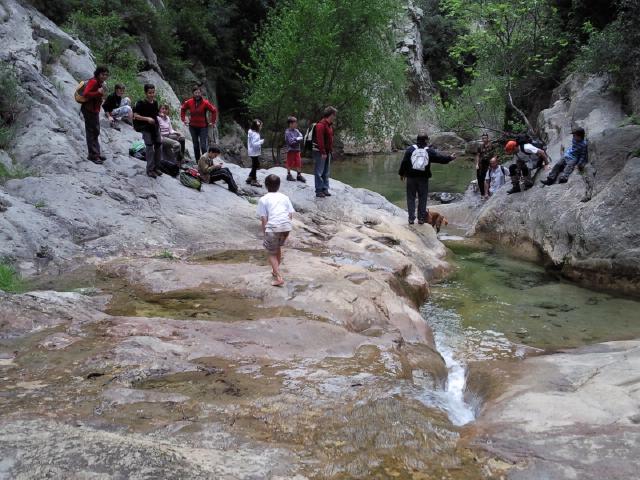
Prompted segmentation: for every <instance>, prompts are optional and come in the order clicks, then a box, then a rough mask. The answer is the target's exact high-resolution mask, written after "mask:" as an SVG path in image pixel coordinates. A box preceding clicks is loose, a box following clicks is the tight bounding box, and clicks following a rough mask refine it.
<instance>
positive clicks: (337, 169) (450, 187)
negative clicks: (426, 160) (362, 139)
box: [331, 153, 475, 207]
mask: <svg viewBox="0 0 640 480" xmlns="http://www.w3.org/2000/svg"><path fill="white" fill-rule="evenodd" d="M401 161H402V153H393V154H390V155H371V156H366V157H347V158H345V159H343V160H336V161H335V162H333V164H332V165H331V177H332V178H335V179H336V180H340V181H341V182H344V183H347V184H349V185H351V186H353V187H358V188H368V189H369V190H373V191H375V192H378V193H380V194H382V195H384V196H385V197H386V198H387V199H388V200H389V201H390V202H393V203H395V204H396V205H398V206H401V207H404V206H405V202H406V200H405V189H404V188H405V187H404V183H402V182H401V181H400V177H399V176H398V169H399V168H400V162H401ZM431 173H432V174H433V177H432V178H431V180H430V181H429V190H430V191H432V192H458V193H462V192H464V191H465V190H466V188H467V186H468V185H469V182H470V181H471V180H473V179H474V178H475V169H474V164H473V162H472V161H471V159H470V158H468V157H461V158H458V159H456V160H455V161H453V162H451V163H449V164H447V165H439V164H435V163H434V164H433V165H431Z"/></svg>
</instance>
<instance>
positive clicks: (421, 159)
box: [411, 145, 429, 171]
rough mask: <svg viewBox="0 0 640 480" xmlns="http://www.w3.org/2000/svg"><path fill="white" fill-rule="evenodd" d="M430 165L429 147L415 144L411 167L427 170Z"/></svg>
mask: <svg viewBox="0 0 640 480" xmlns="http://www.w3.org/2000/svg"><path fill="white" fill-rule="evenodd" d="M427 165H429V152H428V151H427V147H424V148H419V147H418V146H417V145H414V146H413V152H412V153H411V168H413V169H414V170H422V171H424V170H426V169H427Z"/></svg>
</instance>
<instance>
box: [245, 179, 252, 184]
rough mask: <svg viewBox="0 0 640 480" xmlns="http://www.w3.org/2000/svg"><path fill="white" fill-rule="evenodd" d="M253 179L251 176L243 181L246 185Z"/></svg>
mask: <svg viewBox="0 0 640 480" xmlns="http://www.w3.org/2000/svg"><path fill="white" fill-rule="evenodd" d="M252 181H253V179H252V178H251V177H247V179H246V180H245V182H246V183H247V185H251V182H252Z"/></svg>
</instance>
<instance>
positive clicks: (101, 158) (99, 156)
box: [98, 155, 107, 162]
mask: <svg viewBox="0 0 640 480" xmlns="http://www.w3.org/2000/svg"><path fill="white" fill-rule="evenodd" d="M98 158H99V159H100V160H102V161H103V162H104V161H105V160H106V159H107V157H105V156H104V155H98Z"/></svg>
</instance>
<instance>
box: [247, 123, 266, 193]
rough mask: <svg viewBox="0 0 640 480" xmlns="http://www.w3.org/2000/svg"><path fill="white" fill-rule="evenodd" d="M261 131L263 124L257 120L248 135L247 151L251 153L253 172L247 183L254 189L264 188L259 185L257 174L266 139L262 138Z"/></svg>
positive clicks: (252, 124)
mask: <svg viewBox="0 0 640 480" xmlns="http://www.w3.org/2000/svg"><path fill="white" fill-rule="evenodd" d="M260 130H262V122H261V121H260V120H258V119H255V120H254V121H253V122H252V123H251V128H250V129H249V133H248V135H247V151H248V152H249V158H250V159H251V172H250V173H249V177H248V178H247V183H248V184H250V185H251V186H252V187H262V185H260V184H259V183H258V177H257V174H258V173H257V172H258V169H259V168H260V154H261V153H262V144H263V143H264V139H263V138H260Z"/></svg>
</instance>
